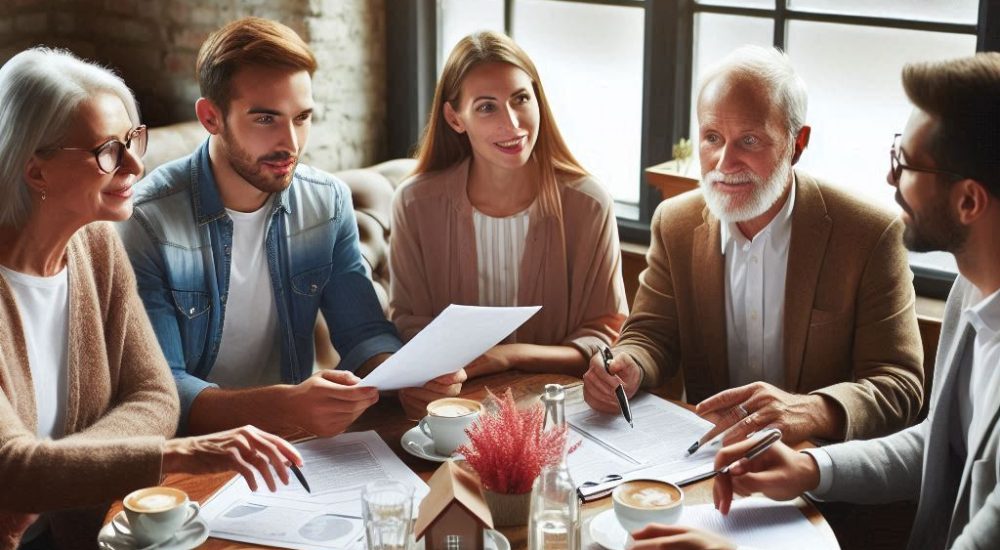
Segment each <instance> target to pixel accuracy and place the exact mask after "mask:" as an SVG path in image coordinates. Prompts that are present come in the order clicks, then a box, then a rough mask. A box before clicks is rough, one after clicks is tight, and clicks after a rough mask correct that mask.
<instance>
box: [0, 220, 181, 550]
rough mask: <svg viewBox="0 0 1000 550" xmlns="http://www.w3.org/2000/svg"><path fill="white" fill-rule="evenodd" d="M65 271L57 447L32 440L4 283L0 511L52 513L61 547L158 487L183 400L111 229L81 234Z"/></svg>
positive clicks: (30, 404)
mask: <svg viewBox="0 0 1000 550" xmlns="http://www.w3.org/2000/svg"><path fill="white" fill-rule="evenodd" d="M67 269H68V270H69V274H68V275H69V303H70V307H69V315H70V319H69V343H68V348H67V360H68V362H69V365H68V370H69V386H68V408H67V411H66V424H65V433H66V434H67V435H66V437H64V438H62V439H59V440H56V441H53V440H51V439H44V440H40V439H38V438H37V437H36V436H35V422H36V417H35V411H36V408H35V395H34V389H33V387H32V382H31V371H30V370H29V368H28V355H27V349H26V347H25V342H24V333H23V331H22V326H21V317H20V315H19V314H18V311H17V304H16V303H15V301H14V296H13V294H12V291H11V288H10V286H8V284H7V281H6V280H5V279H4V278H3V276H0V390H2V392H3V393H2V394H0V513H4V512H32V513H37V512H52V513H51V514H50V520H51V525H52V532H53V536H54V537H55V538H56V540H57V541H58V543H59V546H60V547H61V548H74V549H75V548H88V547H89V548H93V547H95V546H96V545H97V531H98V529H99V527H100V525H101V520H102V519H103V516H104V513H105V512H106V511H107V507H108V505H109V504H110V502H111V501H113V500H115V499H118V498H121V497H123V496H125V495H126V494H127V493H128V492H130V491H132V490H134V489H137V488H140V487H144V486H148V485H156V484H158V483H159V482H160V465H161V464H160V463H161V453H162V446H163V442H164V437H165V436H170V435H172V434H173V433H174V431H175V430H176V428H177V415H178V411H179V405H178V400H177V390H176V388H175V387H174V382H173V380H172V378H171V376H170V369H169V368H168V367H167V363H166V360H164V358H163V353H162V352H161V351H160V348H159V345H158V344H157V341H156V337H155V336H154V334H153V330H152V328H151V327H150V324H149V319H148V318H147V317H146V310H145V309H144V308H143V305H142V302H141V301H140V300H139V295H138V294H137V293H136V286H135V278H134V276H133V274H132V268H131V266H130V264H129V261H128V257H127V256H126V254H125V250H124V248H122V245H121V243H120V242H119V240H118V236H117V234H116V233H115V231H114V229H112V227H111V226H110V225H108V224H105V223H94V224H90V225H88V226H86V227H84V228H83V229H81V230H80V231H78V232H77V233H76V235H74V236H73V238H72V239H71V240H70V242H69V246H68V247H67Z"/></svg>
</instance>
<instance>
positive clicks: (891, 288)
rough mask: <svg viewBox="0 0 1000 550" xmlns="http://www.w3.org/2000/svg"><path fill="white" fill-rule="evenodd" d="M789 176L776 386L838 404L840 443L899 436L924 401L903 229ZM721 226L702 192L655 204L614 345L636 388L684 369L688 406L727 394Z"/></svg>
mask: <svg viewBox="0 0 1000 550" xmlns="http://www.w3.org/2000/svg"><path fill="white" fill-rule="evenodd" d="M795 176H796V178H795V180H796V185H797V187H796V191H795V192H796V196H795V206H794V210H793V212H792V237H791V239H792V240H791V244H790V246H789V251H788V267H787V270H788V271H787V277H786V281H787V282H786V288H785V322H784V326H785V335H784V364H785V383H784V385H783V389H785V390H786V391H793V392H798V393H806V392H816V393H820V394H823V395H826V396H828V397H830V398H831V399H833V400H834V401H836V402H837V403H838V404H840V406H841V407H842V408H843V410H844V412H845V414H846V418H847V427H846V433H845V437H846V438H847V439H854V438H869V437H874V436H878V435H883V434H888V433H892V432H895V431H897V430H900V429H902V428H904V427H906V426H908V425H910V424H911V423H912V422H913V421H914V419H915V418H916V416H917V413H918V412H919V410H920V405H921V402H922V400H923V391H922V387H923V366H922V361H923V351H922V348H921V345H920V335H919V332H918V330H917V318H916V314H915V312H914V291H913V285H912V284H911V281H912V274H911V272H910V268H909V265H908V263H907V256H906V250H905V249H904V248H903V245H902V237H901V235H902V229H903V228H902V223H901V222H900V221H898V220H895V221H894V220H893V218H892V217H891V216H890V215H889V214H888V213H885V212H881V211H879V210H877V209H875V208H873V207H871V206H868V205H866V204H864V203H862V202H861V201H859V200H857V199H854V198H852V197H850V196H848V195H847V194H846V193H845V192H844V191H842V190H838V189H835V188H833V187H830V186H827V185H823V184H821V183H820V182H818V181H817V180H816V179H814V178H812V177H810V176H808V175H807V174H804V173H802V172H799V171H796V173H795ZM720 230H721V224H720V222H719V220H718V219H717V218H716V217H715V216H713V215H712V214H711V213H710V212H709V210H708V208H707V207H706V206H705V201H704V199H703V198H702V196H701V192H700V191H692V192H688V193H685V194H684V195H681V196H679V197H676V198H674V199H670V200H667V201H665V202H663V203H662V204H660V206H659V207H658V208H657V209H656V213H655V214H654V216H653V222H652V236H651V239H652V242H651V244H650V249H649V254H648V256H647V262H648V267H647V268H646V270H645V271H643V272H642V274H641V275H640V278H639V279H640V282H639V284H640V286H639V291H638V293H637V295H636V299H635V304H634V305H633V311H632V315H631V316H630V317H629V319H628V321H626V323H625V327H624V328H623V329H622V336H621V339H620V340H619V342H618V345H617V346H616V351H617V352H625V353H629V354H631V355H632V357H633V358H634V359H635V360H636V361H637V362H638V363H639V365H640V366H641V367H642V369H643V373H644V376H645V378H644V380H643V385H644V386H646V387H653V386H657V385H659V384H661V383H662V382H664V381H665V380H667V379H669V377H671V376H673V375H674V374H675V373H676V372H677V370H678V369H683V373H684V379H685V388H686V389H687V397H688V400H689V401H690V402H692V403H695V402H698V401H700V400H702V399H705V398H707V397H709V396H711V395H713V394H715V393H717V392H719V391H722V390H724V389H727V388H729V387H730V383H729V368H728V364H727V345H726V319H725V311H726V305H725V303H726V302H725V300H726V293H725V261H724V257H723V256H722V253H721V250H720V246H721V245H720V241H719V239H720ZM675 397H679V396H675Z"/></svg>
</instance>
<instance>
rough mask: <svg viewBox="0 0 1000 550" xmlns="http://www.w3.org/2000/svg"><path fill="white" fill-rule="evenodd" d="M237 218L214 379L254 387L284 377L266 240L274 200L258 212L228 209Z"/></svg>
mask: <svg viewBox="0 0 1000 550" xmlns="http://www.w3.org/2000/svg"><path fill="white" fill-rule="evenodd" d="M226 212H227V213H228V214H229V217H230V219H232V221H233V248H232V255H231V256H230V258H231V262H230V265H229V296H228V297H227V298H226V314H225V319H224V320H223V324H222V342H221V344H220V345H219V356H218V357H217V358H216V360H215V365H214V366H213V367H212V372H210V373H209V375H208V381H209V382H213V383H215V384H218V385H219V386H220V387H222V388H248V387H253V386H267V385H270V384H277V383H279V382H281V366H280V365H279V357H278V353H279V352H280V347H279V346H278V344H277V338H278V311H277V308H276V307H275V304H274V291H273V290H272V287H271V274H270V272H269V271H268V267H267V250H266V249H265V248H264V240H265V237H266V233H267V225H268V220H269V219H270V216H271V201H267V202H266V203H264V206H262V207H260V209H258V210H257V211H256V212H249V213H247V212H237V211H235V210H230V209H228V208H227V209H226Z"/></svg>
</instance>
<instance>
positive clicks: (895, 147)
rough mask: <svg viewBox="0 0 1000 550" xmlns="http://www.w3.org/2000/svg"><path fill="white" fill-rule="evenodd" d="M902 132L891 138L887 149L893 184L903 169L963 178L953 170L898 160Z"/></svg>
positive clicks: (954, 178)
mask: <svg viewBox="0 0 1000 550" xmlns="http://www.w3.org/2000/svg"><path fill="white" fill-rule="evenodd" d="M902 135H903V134H896V135H895V136H894V137H893V139H892V149H890V150H889V176H890V177H891V178H892V184H893V185H899V178H900V177H901V176H902V175H903V170H910V171H912V172H924V173H927V174H941V175H943V176H948V177H950V178H951V179H953V180H961V179H965V176H963V175H961V174H956V173H955V172H949V171H948V170H939V169H937V168H921V167H919V166H913V165H912V164H906V163H904V162H903V161H901V160H899V155H900V152H901V151H902V149H901V148H900V144H899V141H900V138H901V137H902Z"/></svg>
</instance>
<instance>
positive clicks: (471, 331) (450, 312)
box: [358, 304, 542, 391]
mask: <svg viewBox="0 0 1000 550" xmlns="http://www.w3.org/2000/svg"><path fill="white" fill-rule="evenodd" d="M539 309H542V306H531V307H480V306H459V305H455V304H452V305H450V306H448V307H447V308H445V310H444V311H442V312H441V314H440V315H438V316H437V317H435V318H434V320H433V321H431V322H430V324H428V325H427V326H426V327H424V329H423V330H421V331H420V332H419V333H417V335H416V336H414V337H413V339H412V340H410V341H409V342H407V344H406V345H405V346H403V347H402V348H401V349H400V350H399V351H397V352H396V353H394V354H392V355H391V356H390V357H389V358H388V359H386V360H385V362H384V363H382V364H381V365H379V366H378V368H376V369H375V370H374V371H372V372H371V373H370V374H368V376H366V377H365V378H364V379H363V380H361V382H360V383H359V384H358V385H359V386H374V387H376V388H378V389H379V390H383V391H385V390H399V389H403V388H416V387H420V386H423V385H424V384H426V383H427V382H429V381H431V380H433V379H435V378H437V377H438V376H442V375H445V374H448V373H450V372H455V371H457V370H458V369H460V368H462V367H464V366H466V365H468V364H469V363H471V362H472V360H473V359H475V358H477V357H479V356H480V355H482V354H483V353H484V352H486V350H488V349H490V348H491V347H493V346H495V345H496V344H497V343H499V342H500V341H501V340H503V339H504V338H506V337H507V336H508V335H509V334H510V333H512V332H514V331H515V330H517V327H519V326H521V325H523V324H524V322H525V321H527V320H528V319H530V318H531V316H532V315H534V314H535V313H536V312H538V310H539Z"/></svg>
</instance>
